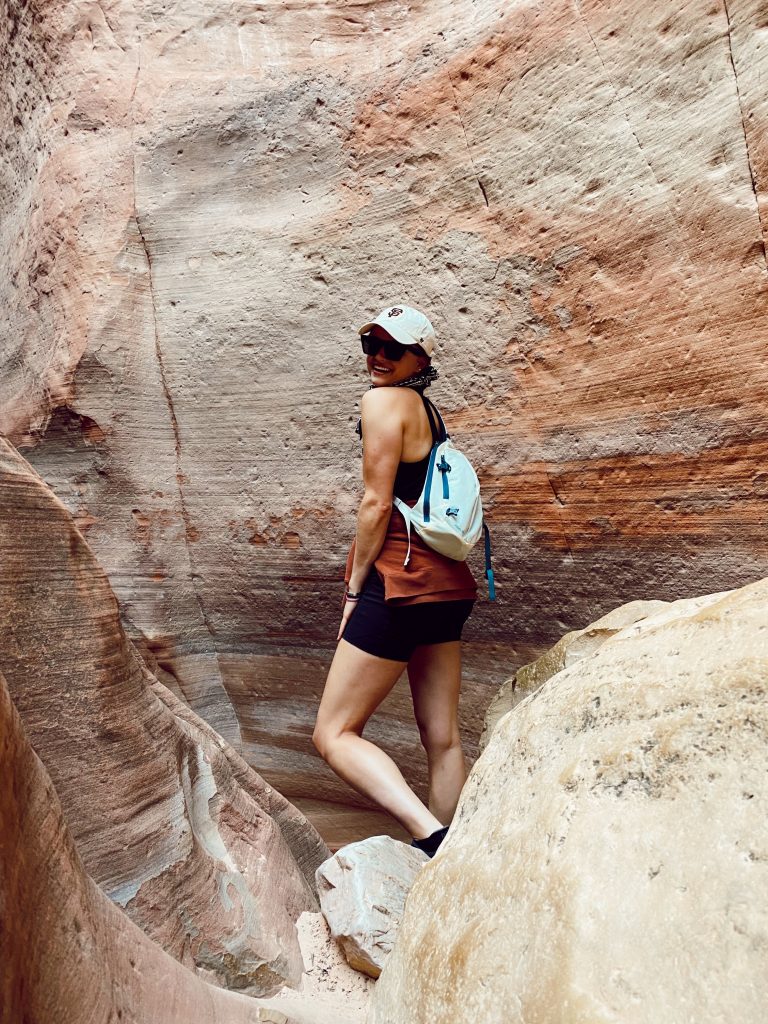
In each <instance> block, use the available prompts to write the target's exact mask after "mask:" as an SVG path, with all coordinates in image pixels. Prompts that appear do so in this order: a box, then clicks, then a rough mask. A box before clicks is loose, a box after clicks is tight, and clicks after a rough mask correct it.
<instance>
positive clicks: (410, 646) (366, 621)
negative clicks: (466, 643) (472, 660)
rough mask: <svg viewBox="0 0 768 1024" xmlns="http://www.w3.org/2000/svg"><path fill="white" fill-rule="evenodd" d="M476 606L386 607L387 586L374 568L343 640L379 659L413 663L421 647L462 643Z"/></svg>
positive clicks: (445, 603) (441, 603)
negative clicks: (414, 654)
mask: <svg viewBox="0 0 768 1024" xmlns="http://www.w3.org/2000/svg"><path fill="white" fill-rule="evenodd" d="M474 603H475V602H474V601H473V600H465V601H424V602H423V603H422V604H408V605H397V604H387V603H386V601H385V600H384V583H383V581H382V579H381V577H380V576H379V573H378V572H377V570H376V569H372V570H371V572H370V573H369V575H368V578H367V579H366V581H365V583H364V585H363V589H362V592H361V596H360V600H359V601H358V602H357V607H356V608H355V610H354V611H353V612H352V615H351V616H350V618H349V621H348V622H347V625H346V628H345V630H344V632H343V633H342V639H343V640H346V641H347V643H348V644H352V645H353V646H354V647H358V648H359V649H360V650H361V651H365V652H366V653H368V654H373V655H375V656H376V657H377V658H389V659H390V660H392V661H410V658H411V655H412V654H413V652H414V651H415V650H416V648H417V647H420V646H421V645H422V644H445V643H450V642H451V641H452V640H460V639H461V630H462V628H463V626H464V623H465V622H466V621H467V619H468V618H469V613H470V612H471V611H472V606H473V605H474Z"/></svg>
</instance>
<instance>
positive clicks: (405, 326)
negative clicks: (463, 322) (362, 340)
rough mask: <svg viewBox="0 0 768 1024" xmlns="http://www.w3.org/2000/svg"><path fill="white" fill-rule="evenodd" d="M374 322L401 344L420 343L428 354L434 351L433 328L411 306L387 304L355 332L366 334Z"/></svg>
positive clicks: (421, 314)
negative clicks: (373, 318)
mask: <svg viewBox="0 0 768 1024" xmlns="http://www.w3.org/2000/svg"><path fill="white" fill-rule="evenodd" d="M374 324H378V325H379V327H383V328H384V330H385V331H386V332H387V334H391V335H392V337H393V338H394V339H395V341H399V342H400V344H401V345H421V347H422V348H423V349H424V351H425V352H426V353H427V355H428V356H431V355H432V353H433V352H434V351H435V328H434V327H433V326H432V324H431V323H430V322H429V320H428V319H427V318H426V317H425V316H424V314H423V313H420V312H419V310H418V309H414V308H413V306H402V305H398V306H387V308H386V309H382V311H381V312H380V313H379V315H378V316H377V317H376V319H375V320H371V321H370V323H367V324H363V326H362V327H361V328H360V329H359V330H358V332H357V333H358V334H367V333H368V331H370V329H371V328H372V327H373V326H374Z"/></svg>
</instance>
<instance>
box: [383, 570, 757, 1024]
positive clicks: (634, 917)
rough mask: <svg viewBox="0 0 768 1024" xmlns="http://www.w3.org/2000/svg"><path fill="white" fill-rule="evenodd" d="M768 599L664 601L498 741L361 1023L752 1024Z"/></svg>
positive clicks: (522, 707)
mask: <svg viewBox="0 0 768 1024" xmlns="http://www.w3.org/2000/svg"><path fill="white" fill-rule="evenodd" d="M767 690H768V580H763V581H761V582H758V583H755V584H752V585H750V586H747V587H744V588H742V589H740V590H736V591H732V592H728V593H722V594H714V595H709V596H707V597H703V598H698V599H690V600H683V601H677V602H673V603H671V604H670V605H668V606H667V607H664V608H662V609H661V610H659V611H658V612H656V613H655V614H652V615H649V616H648V617H646V618H644V619H641V620H639V621H637V622H635V623H634V624H631V625H629V626H627V627H626V628H625V629H624V630H621V631H620V632H618V633H616V634H615V635H614V636H612V637H610V638H609V639H606V640H605V641H604V642H603V643H602V645H601V646H600V647H599V648H598V649H597V650H596V651H594V652H593V653H592V654H591V655H589V656H587V657H585V658H583V659H581V660H580V661H577V662H576V663H575V664H573V665H570V666H569V667H567V668H564V669H562V670H561V671H560V672H558V673H556V674H555V675H553V676H552V677H551V678H550V679H548V680H547V681H546V682H545V683H544V685H543V686H541V687H540V688H539V689H537V690H536V691H535V692H534V693H532V694H531V695H529V696H528V697H527V698H526V699H525V700H524V701H523V702H522V703H520V704H519V705H518V706H517V707H516V708H515V709H514V710H513V711H512V712H511V713H509V714H507V715H506V716H505V717H504V718H503V719H502V720H501V721H500V722H499V724H498V725H497V726H496V729H495V730H494V731H493V733H492V734H491V738H490V741H489V743H488V746H487V747H486V749H485V751H484V753H483V754H482V756H481V758H480V759H479V761H478V762H477V763H476V765H475V767H474V769H473V771H472V773H471V775H470V777H469V779H468V781H467V785H466V787H465V789H464V792H463V794H462V798H461V802H460V804H459V808H458V812H457V816H456V818H455V819H454V823H453V826H452V828H451V832H450V834H449V836H448V838H447V840H446V842H445V843H444V844H443V846H442V847H441V849H440V850H439V851H438V853H437V855H436V857H435V859H434V860H433V861H432V862H431V864H430V865H429V867H428V868H427V869H426V870H424V871H423V872H421V873H420V874H419V875H418V877H417V879H416V881H415V883H414V886H413V889H412V891H411V893H410V896H409V898H408V903H407V907H406V912H405V917H404V920H403V923H402V927H401V929H400V933H399V935H398V940H397V942H396V944H395V948H394V950H393V952H392V955H391V956H390V958H389V959H388V961H387V965H386V967H385V969H384V971H383V973H382V976H381V978H380V979H379V982H378V984H377V987H376V991H375V992H374V996H373V1002H372V1012H371V1016H370V1021H371V1024H401V1022H402V1021H404V1020H408V1021H409V1024H427V1022H429V1024H449V1022H450V1024H453V1022H455V1021H457V1020H467V1019H470V1018H471V1020H472V1021H473V1024H498V1022H499V1021H501V1020H503V1021H504V1024H523V1022H531V1021H546V1022H548V1024H575V1022H577V1021H585V1020H589V1021H621V1022H622V1024H651V1022H657V1021H660V1020H666V1021H675V1022H676V1024H678V1022H680V1024H683V1022H691V1024H692V1022H696V1024H716V1022H720V1021H723V1020H738V1021H739V1022H740V1024H762V1022H763V1021H764V1019H765V1007H766V1005H768V968H767V967H766V964H767V962H768V961H766V957H765V947H766V937H767V936H768V819H766V815H765V806H766V800H768V701H767V700H766V697H767V696H768V694H767V692H766V691H767Z"/></svg>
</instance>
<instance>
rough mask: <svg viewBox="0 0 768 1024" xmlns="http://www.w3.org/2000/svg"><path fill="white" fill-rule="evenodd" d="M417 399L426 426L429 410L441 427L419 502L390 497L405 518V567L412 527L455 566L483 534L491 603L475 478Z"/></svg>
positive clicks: (484, 529) (488, 556) (487, 543)
mask: <svg viewBox="0 0 768 1024" xmlns="http://www.w3.org/2000/svg"><path fill="white" fill-rule="evenodd" d="M421 397H422V399H423V401H424V408H425V409H426V411H427V416H428V417H429V419H430V423H431V422H432V416H431V413H430V410H432V411H434V413H435V416H436V417H437V422H438V425H439V428H440V429H439V432H438V437H437V440H436V441H435V443H434V444H433V445H432V451H431V452H430V453H429V464H428V466H427V477H426V480H425V481H424V487H423V489H422V492H421V494H420V495H419V500H418V501H417V502H416V504H415V505H414V506H413V508H411V507H410V506H409V505H406V504H405V502H404V501H401V499H400V498H398V497H395V498H393V501H394V505H395V508H397V509H398V511H399V512H400V513H401V514H402V516H403V519H405V525H406V530H407V533H408V550H407V552H406V555H405V561H404V562H403V565H408V562H409V561H410V558H411V527H413V529H414V530H415V531H416V532H417V533H418V535H419V536H420V537H421V539H422V540H423V541H424V543H425V544H427V545H428V546H429V547H431V548H433V549H434V550H435V551H439V552H440V554H441V555H446V556H447V557H448V558H453V559H455V560H456V561H459V562H463V561H464V559H465V558H466V557H467V555H468V554H469V552H470V551H471V550H472V548H473V547H474V546H475V544H477V542H478V541H479V540H480V535H481V534H482V533H485V575H486V578H487V580H488V595H489V598H490V600H491V601H494V600H495V599H496V595H495V589H494V583H493V569H492V568H491V540H490V534H489V533H488V527H487V526H486V525H485V522H484V520H483V506H482V502H481V500H480V483H479V481H478V479H477V474H476V473H475V471H474V469H473V468H472V463H471V462H470V461H469V459H468V458H467V457H466V455H464V454H463V453H462V452H460V451H459V449H458V448H455V447H454V445H453V442H452V441H451V438H450V436H449V434H448V431H447V430H446V429H445V423H443V418H442V416H441V415H440V413H439V412H438V411H437V409H436V408H435V406H434V405H433V404H432V403H431V402H430V401H429V399H428V398H426V397H425V396H424V395H422V396H421ZM433 436H434V430H433Z"/></svg>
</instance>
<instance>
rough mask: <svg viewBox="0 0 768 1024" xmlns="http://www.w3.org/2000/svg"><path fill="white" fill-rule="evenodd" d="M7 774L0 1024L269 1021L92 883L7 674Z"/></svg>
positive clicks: (0, 704)
mask: <svg viewBox="0 0 768 1024" xmlns="http://www.w3.org/2000/svg"><path fill="white" fill-rule="evenodd" d="M0 764H2V771H1V772H0V906H2V909H3V925H2V928H0V961H2V965H3V968H2V971H0V1019H2V1021H3V1024H18V1022H21V1021H34V1022H35V1024H109V1022H110V1021H116V1020H119V1021H121V1024H147V1022H149V1021H151V1022H152V1024H257V1022H261V1021H264V1020H268V1019H270V1018H268V1017H265V1016H262V1013H266V1012H269V1010H268V1007H264V1008H262V1007H261V1006H260V1004H259V1002H257V1001H256V1000H255V999H252V998H249V997H248V996H245V995H241V994H238V993H234V992H226V991H223V990H222V989H220V988H216V987H214V986H212V985H208V984H206V983H205V982H204V981H202V980H200V979H199V978H197V977H195V975H194V974H193V973H192V972H191V971H189V970H187V968H186V967H183V966H182V965H181V964H179V963H177V962H176V961H175V960H174V959H172V957H170V956H169V955H168V954H167V953H165V952H163V950H162V949H161V948H160V947H159V946H158V945H156V944H155V943H154V942H152V941H151V940H150V939H149V938H147V936H146V935H144V933H143V932H142V931H140V929H139V928H138V927H137V926H136V925H135V924H133V923H132V922H131V921H130V920H129V919H128V917H126V915H125V914H124V913H123V912H122V911H120V910H119V909H118V908H117V907H116V906H115V905H114V904H113V903H111V902H110V901H109V900H108V899H107V897H106V896H105V895H104V893H103V892H102V891H101V890H100V889H99V888H98V886H96V885H95V884H94V882H93V881H92V880H91V879H90V878H89V877H88V876H87V874H86V873H85V869H84V867H83V864H82V861H81V859H80V857H79V855H78V852H77V849H76V847H75V844H74V843H73V841H72V838H71V836H70V833H69V830H68V828H67V826H66V823H65V821H64V818H63V815H62V811H61V805H60V804H59V800H58V797H57V795H56V791H55V790H54V788H53V786H52V785H51V781H50V778H49V777H48V775H47V773H46V771H45V768H44V767H43V765H42V763H41V761H40V759H39V758H38V757H37V756H36V754H35V753H34V751H33V750H32V747H31V746H30V744H29V741H28V739H27V737H26V735H25V733H24V729H23V726H22V724H21V721H20V718H19V715H18V714H17V712H16V709H15V708H14V707H13V704H12V702H11V699H10V696H9V693H8V688H7V686H6V682H5V680H4V679H3V677H2V675H0ZM284 1019H285V1018H284Z"/></svg>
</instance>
